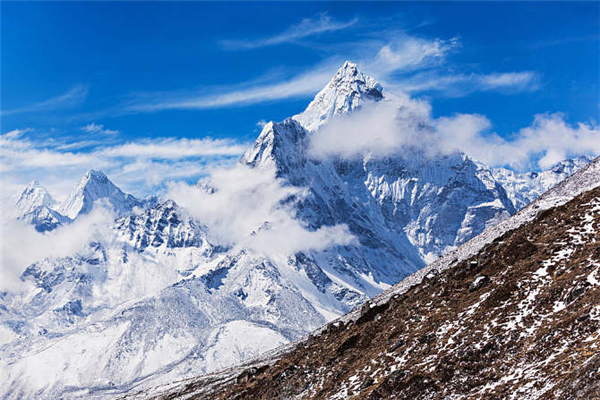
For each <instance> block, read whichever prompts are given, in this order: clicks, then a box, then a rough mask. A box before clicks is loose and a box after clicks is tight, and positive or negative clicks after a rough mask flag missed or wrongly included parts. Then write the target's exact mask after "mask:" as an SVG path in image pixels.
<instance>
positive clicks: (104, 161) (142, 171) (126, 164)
mask: <svg viewBox="0 0 600 400" xmlns="http://www.w3.org/2000/svg"><path fill="white" fill-rule="evenodd" d="M25 133H26V130H21V131H19V130H16V131H11V132H8V133H6V134H4V135H0V146H1V147H2V152H1V153H0V166H1V167H2V185H3V195H4V196H13V195H16V194H17V192H19V191H20V190H22V188H23V186H25V185H26V184H27V182H29V181H31V180H32V179H38V180H39V181H40V182H42V184H44V185H45V186H46V187H47V188H48V189H49V190H50V191H51V192H52V194H53V195H54V196H55V197H57V198H59V199H60V198H64V197H65V196H66V195H67V193H68V192H69V191H70V190H71V188H72V186H73V185H74V184H75V183H76V182H77V181H78V180H79V178H80V177H81V176H82V175H83V174H84V173H85V172H86V171H87V170H88V169H90V168H96V169H100V170H102V171H104V172H105V173H107V174H108V175H109V176H111V178H113V179H115V183H116V184H118V185H122V188H123V190H126V191H129V192H132V193H134V194H135V195H138V196H143V195H147V194H148V193H150V192H153V191H155V190H157V189H160V187H161V186H163V185H164V183H165V182H166V181H167V180H170V179H186V180H190V179H198V178H199V177H200V176H203V175H205V174H206V173H207V164H208V163H210V164H216V165H219V164H224V165H226V164H231V163H233V162H235V160H236V159H237V157H239V155H241V154H242V153H243V151H244V150H245V149H246V148H247V144H244V143H239V142H236V141H234V140H229V139H211V138H203V139H185V138H182V139H176V138H156V139H151V140H150V139H146V140H140V141H137V142H128V143H122V144H112V145H106V143H104V142H90V143H87V145H86V146H83V144H85V143H81V142H78V141H75V142H73V143H60V144H57V143H54V142H52V146H51V147H50V146H49V145H48V143H47V141H44V140H38V139H36V138H35V137H32V138H28V137H26V135H25ZM88 146H90V147H88Z"/></svg>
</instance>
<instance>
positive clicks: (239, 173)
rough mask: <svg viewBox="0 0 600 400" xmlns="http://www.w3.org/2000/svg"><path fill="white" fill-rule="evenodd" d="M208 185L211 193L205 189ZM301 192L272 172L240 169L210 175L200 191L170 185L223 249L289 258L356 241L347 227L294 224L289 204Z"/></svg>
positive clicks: (170, 194)
mask: <svg viewBox="0 0 600 400" xmlns="http://www.w3.org/2000/svg"><path fill="white" fill-rule="evenodd" d="M205 185H208V186H210V187H211V188H212V189H214V191H212V190H211V191H207V190H205V189H204V187H205ZM304 195H305V193H304V190H303V189H300V188H297V187H293V186H289V185H285V183H284V182H283V181H282V180H280V179H278V178H276V176H275V169H274V168H262V169H253V168H249V167H247V166H245V165H242V164H237V165H235V166H233V167H229V168H218V169H215V170H213V171H212V173H211V175H210V177H209V178H207V179H206V180H205V181H204V182H203V185H201V186H189V185H186V184H183V183H175V184H171V185H170V187H169V190H168V192H167V195H166V197H168V198H172V199H173V200H175V201H176V202H177V203H178V204H179V205H180V206H182V207H184V208H185V209H186V210H188V212H189V213H190V214H191V215H192V216H193V217H194V218H196V219H197V220H199V221H202V222H203V223H204V224H206V226H207V227H208V229H209V232H210V233H211V237H213V238H214V239H216V240H218V241H219V242H220V243H222V244H240V245H242V246H245V247H250V248H253V249H254V250H257V251H261V252H263V253H269V254H289V253H294V252H297V251H301V250H320V249H324V248H327V247H330V246H332V245H336V244H341V245H346V244H349V243H351V242H352V241H353V240H354V238H353V236H352V235H351V234H350V232H349V230H348V228H347V227H346V226H345V225H339V226H332V227H323V228H321V229H319V230H316V231H310V230H308V229H307V227H306V226H304V225H303V224H302V223H301V222H300V221H298V220H296V219H295V215H294V212H293V207H291V206H290V202H294V201H296V200H297V199H298V198H300V197H302V196H304Z"/></svg>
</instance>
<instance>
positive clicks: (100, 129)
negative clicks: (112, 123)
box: [81, 122, 119, 135]
mask: <svg viewBox="0 0 600 400" xmlns="http://www.w3.org/2000/svg"><path fill="white" fill-rule="evenodd" d="M81 130H82V131H84V132H87V133H90V134H94V135H116V134H118V133H119V131H117V130H113V129H107V128H104V125H102V124H96V123H94V122H92V123H89V124H87V125H86V126H83V127H81Z"/></svg>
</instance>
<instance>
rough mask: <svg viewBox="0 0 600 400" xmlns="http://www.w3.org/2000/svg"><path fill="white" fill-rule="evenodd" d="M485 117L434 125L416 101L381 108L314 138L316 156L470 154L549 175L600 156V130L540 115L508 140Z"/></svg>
mask: <svg viewBox="0 0 600 400" xmlns="http://www.w3.org/2000/svg"><path fill="white" fill-rule="evenodd" d="M491 129H492V123H491V122H490V121H489V120H488V119H487V118H486V117H485V116H483V115H478V114H455V115H453V116H449V117H440V118H437V119H434V118H432V117H431V114H430V107H429V108H428V107H427V106H426V105H424V104H422V102H417V101H406V99H405V101H404V102H403V103H402V104H399V103H398V102H397V101H389V102H380V103H376V104H371V105H368V106H366V107H364V108H363V109H362V110H360V111H359V112H357V113H355V114H353V115H349V116H345V117H342V118H339V119H337V120H336V121H333V122H332V123H330V124H329V125H327V126H324V127H323V128H321V129H320V130H319V131H317V132H315V134H314V135H313V136H312V137H311V141H310V154H311V156H313V157H315V158H318V159H322V158H326V157H342V158H356V157H362V156H364V155H366V154H370V155H372V156H374V157H386V156H391V155H396V154H401V153H402V151H407V152H411V151H414V150H415V149H417V150H421V151H422V152H423V154H426V155H429V156H433V155H436V154H450V153H453V152H465V153H466V154H467V155H469V156H471V157H472V158H474V159H477V160H479V161H482V162H484V163H485V164H487V165H490V166H504V165H509V166H512V167H514V168H516V169H520V170H523V169H525V168H533V169H535V168H536V167H539V168H542V169H546V168H549V167H551V166H553V165H555V164H556V163H558V162H559V161H562V160H564V159H566V158H570V157H576V156H580V155H583V154H586V155H593V156H596V155H599V154H600V129H599V128H598V127H597V126H594V125H590V124H584V123H579V124H576V125H570V124H568V123H567V122H566V121H565V118H564V115H562V114H560V113H555V114H540V115H536V116H535V118H534V121H533V123H532V125H531V126H529V127H526V128H523V129H521V130H519V131H518V132H516V133H514V134H513V135H511V136H510V139H504V138H502V137H501V136H499V135H498V134H496V133H494V132H493V131H492V130H491Z"/></svg>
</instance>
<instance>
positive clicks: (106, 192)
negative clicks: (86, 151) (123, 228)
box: [15, 170, 156, 232]
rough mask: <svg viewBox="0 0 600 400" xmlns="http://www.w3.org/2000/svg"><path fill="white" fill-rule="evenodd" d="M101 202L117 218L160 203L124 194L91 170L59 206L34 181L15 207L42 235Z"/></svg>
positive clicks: (103, 175) (151, 198) (103, 176)
mask: <svg viewBox="0 0 600 400" xmlns="http://www.w3.org/2000/svg"><path fill="white" fill-rule="evenodd" d="M99 201H101V202H103V205H104V206H106V207H108V208H110V209H111V211H113V212H114V213H115V214H116V215H117V216H123V215H127V214H130V213H131V212H132V211H133V210H134V208H135V207H140V208H141V209H143V208H146V207H149V206H151V205H154V204H156V198H155V197H150V198H148V199H144V200H138V199H136V198H135V197H133V196H132V195H130V194H126V193H123V191H122V190H121V189H119V188H118V187H117V186H115V184H114V183H112V182H111V181H110V179H108V177H107V176H106V175H105V174H104V173H103V172H100V171H94V170H89V171H88V172H86V174H85V175H84V176H83V177H82V178H81V180H80V181H79V183H78V184H77V186H76V187H75V188H74V189H73V191H72V192H71V193H70V194H69V196H68V197H67V199H66V200H65V201H64V202H63V203H57V202H56V201H55V200H54V199H53V198H52V196H50V194H49V193H48V191H47V190H46V189H45V188H44V187H43V186H41V185H40V184H39V182H38V181H35V180H34V181H32V182H31V183H30V184H29V185H27V187H26V188H25V189H24V190H23V192H22V193H21V195H20V196H19V198H18V199H17V201H16V203H15V205H16V206H17V209H18V210H19V212H20V216H19V219H22V220H25V221H27V222H29V223H30V224H32V225H33V226H34V227H35V229H36V230H37V231H39V232H47V231H51V230H54V229H56V228H58V227H59V226H61V225H64V224H66V223H70V222H73V221H74V220H75V219H77V217H79V216H80V215H85V214H87V213H89V212H90V211H91V210H92V208H93V207H94V204H95V203H97V202H99Z"/></svg>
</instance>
